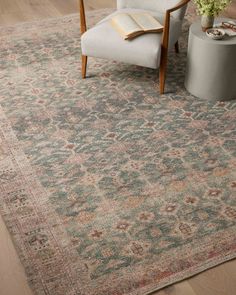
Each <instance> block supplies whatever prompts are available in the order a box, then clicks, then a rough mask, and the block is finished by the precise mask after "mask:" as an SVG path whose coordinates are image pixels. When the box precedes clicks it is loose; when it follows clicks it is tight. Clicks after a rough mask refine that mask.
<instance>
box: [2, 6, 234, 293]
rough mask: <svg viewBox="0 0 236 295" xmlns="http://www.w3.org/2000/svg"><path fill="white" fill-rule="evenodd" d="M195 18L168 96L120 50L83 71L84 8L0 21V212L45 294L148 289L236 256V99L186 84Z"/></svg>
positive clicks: (174, 63)
mask: <svg viewBox="0 0 236 295" xmlns="http://www.w3.org/2000/svg"><path fill="white" fill-rule="evenodd" d="M106 13H107V11H100V12H92V13H90V20H91V22H94V21H95V20H97V19H98V16H99V17H102V16H103V14H106ZM188 26H189V23H188V22H186V23H185V26H184V36H183V39H182V40H181V53H180V54H179V55H178V56H177V55H176V54H175V53H174V52H171V53H170V58H169V69H168V78H167V84H166V86H167V87H166V94H165V95H162V96H160V95H159V94H158V79H157V73H156V72H155V71H153V70H150V69H143V68H140V67H135V66H130V65H125V64H119V63H115V62H104V61H101V60H97V59H96V60H95V59H92V58H91V59H90V60H89V66H88V75H89V77H88V78H87V79H86V80H84V81H82V80H81V78H80V70H81V63H80V42H79V25H78V16H77V15H72V16H68V17H64V18H59V19H53V20H48V21H43V22H35V23H30V24H22V25H17V26H12V27H5V28H4V27H3V28H1V29H0V36H1V37H0V38H1V40H0V42H1V50H0V67H1V68H0V69H1V72H0V81H1V86H0V104H1V109H0V142H1V145H0V189H1V199H0V210H1V214H2V215H3V217H4V220H5V222H6V224H7V226H8V229H9V231H10V233H11V236H12V238H13V241H14V243H15V246H16V249H17V251H18V253H19V256H20V258H21V261H22V263H23V265H24V267H25V270H26V274H27V277H28V280H29V283H30V285H31V287H32V289H33V291H34V293H35V294H40V295H43V294H44V295H45V294H50V295H72V294H76V295H144V294H149V293H151V292H153V291H155V290H158V289H160V288H162V287H164V286H167V285H170V284H172V283H174V282H177V281H180V280H183V279H185V278H188V277H190V276H193V275H195V274H197V273H199V272H202V271H204V270H206V269H209V268H211V267H213V266H216V265H218V264H220V263H223V262H225V261H227V260H230V259H232V258H235V257H236V198H235V196H236V193H235V192H236V173H235V172H236V169H235V168H236V158H235V153H236V150H235V138H236V133H235V130H236V111H235V107H236V101H228V102H227V101H221V102H219V101H218V102H217V101H209V100H208V99H207V98H206V99H205V100H203V99H199V98H196V97H193V96H192V95H190V94H189V93H187V92H186V90H185V89H184V86H183V81H184V74H185V65H186V43H187V32H188ZM223 99H224V98H223V97H222V100H223Z"/></svg>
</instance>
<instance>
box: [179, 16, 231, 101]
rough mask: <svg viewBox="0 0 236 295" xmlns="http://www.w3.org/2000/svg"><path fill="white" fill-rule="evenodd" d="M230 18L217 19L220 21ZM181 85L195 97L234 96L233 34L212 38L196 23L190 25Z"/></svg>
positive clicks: (223, 97) (222, 97) (229, 98)
mask: <svg viewBox="0 0 236 295" xmlns="http://www.w3.org/2000/svg"><path fill="white" fill-rule="evenodd" d="M226 20H230V19H218V20H217V22H222V21H226ZM185 87H186V89H187V90H188V91H189V92H190V93H191V94H193V95H195V96H197V97H199V98H206V99H215V100H231V99H236V36H233V37H232V36H231V37H229V36H226V35H225V36H224V39H223V40H212V39H210V38H209V37H207V35H206V33H204V32H202V29H201V24H200V22H196V23H194V24H192V25H191V27H190V30H189V40H188V55H187V69H186V76H185Z"/></svg>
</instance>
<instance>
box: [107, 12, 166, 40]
mask: <svg viewBox="0 0 236 295" xmlns="http://www.w3.org/2000/svg"><path fill="white" fill-rule="evenodd" d="M111 23H112V26H113V27H114V28H115V29H116V30H117V31H118V32H119V34H120V35H121V36H122V37H123V38H124V39H125V40H127V39H132V38H134V37H137V36H139V35H141V34H144V33H159V32H162V31H163V25H162V24H160V23H159V22H158V21H157V20H156V19H155V18H154V17H153V16H152V15H150V14H148V13H132V14H128V13H119V14H117V15H115V16H114V17H113V18H112V19H111Z"/></svg>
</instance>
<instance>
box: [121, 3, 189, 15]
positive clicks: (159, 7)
mask: <svg viewBox="0 0 236 295" xmlns="http://www.w3.org/2000/svg"><path fill="white" fill-rule="evenodd" d="M179 2H180V0H117V8H118V9H122V8H138V9H146V10H152V11H159V12H162V13H164V12H165V11H166V10H167V9H168V8H171V7H173V6H175V5H176V4H178V3H179ZM186 7H187V5H186V6H184V7H182V8H180V9H178V10H177V11H175V12H173V14H172V15H173V16H174V17H176V18H178V19H183V18H184V14H185V11H186Z"/></svg>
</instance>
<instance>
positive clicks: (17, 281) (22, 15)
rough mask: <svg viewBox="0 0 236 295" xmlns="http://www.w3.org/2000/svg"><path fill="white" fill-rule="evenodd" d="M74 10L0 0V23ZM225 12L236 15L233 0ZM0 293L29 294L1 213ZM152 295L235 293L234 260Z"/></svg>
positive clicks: (43, 1) (97, 4)
mask: <svg viewBox="0 0 236 295" xmlns="http://www.w3.org/2000/svg"><path fill="white" fill-rule="evenodd" d="M85 3H86V8H87V9H97V8H104V7H114V6H115V0H85ZM77 11H78V2H77V0H0V25H8V24H16V23H19V22H25V21H32V20H39V19H43V18H49V17H57V16H61V15H65V14H69V13H74V12H77ZM225 15H226V16H228V17H232V18H235V19H236V0H233V3H232V4H231V6H230V7H229V8H228V9H227V11H226V14H225ZM0 295H32V292H31V290H30V288H29V287H28V285H27V281H26V277H25V274H24V270H23V267H22V265H21V263H20V261H19V258H18V256H17V253H16V251H15V249H14V246H13V244H12V241H11V238H10V235H9V233H8V231H7V229H6V227H5V225H4V223H3V220H2V218H1V217H0ZM54 295H57V294H54ZM110 295H113V294H110ZM155 295H236V260H234V261H231V262H227V263H225V264H223V265H220V266H217V267H215V268H213V269H211V270H208V271H205V272H203V273H202V274H199V275H197V276H195V277H193V278H191V279H188V280H186V281H183V282H181V283H178V284H175V285H173V286H170V287H168V288H165V289H163V290H161V291H159V292H157V293H156V294H155Z"/></svg>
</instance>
